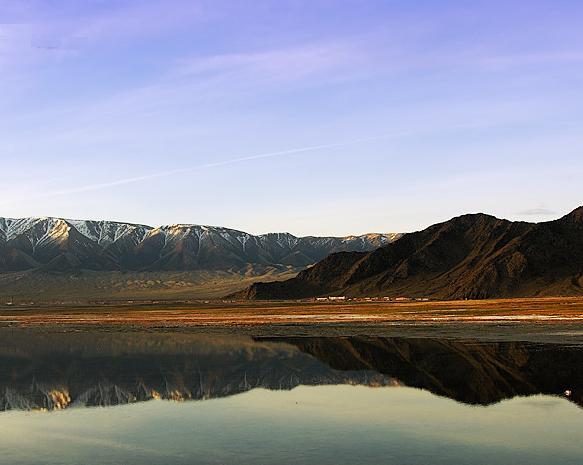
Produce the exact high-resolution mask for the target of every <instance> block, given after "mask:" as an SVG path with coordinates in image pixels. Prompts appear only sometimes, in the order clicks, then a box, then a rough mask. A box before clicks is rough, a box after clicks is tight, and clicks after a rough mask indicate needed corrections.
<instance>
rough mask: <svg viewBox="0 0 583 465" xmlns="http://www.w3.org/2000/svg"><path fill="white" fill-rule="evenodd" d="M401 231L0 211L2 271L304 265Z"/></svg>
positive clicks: (393, 236) (363, 247) (370, 247)
mask: <svg viewBox="0 0 583 465" xmlns="http://www.w3.org/2000/svg"><path fill="white" fill-rule="evenodd" d="M398 237H399V234H394V233H392V234H366V235H363V236H348V237H312V236H310V237H296V236H293V235H292V234H288V233H272V234H262V235H257V236H254V235H251V234H248V233H246V232H243V231H237V230H234V229H229V228H223V227H214V226H200V225H190V224H188V225H185V224H177V225H170V226H160V227H157V228H153V227H151V226H145V225H139V224H130V223H118V222H112V221H83V220H67V219H62V218H23V219H10V218H0V272H14V271H23V270H31V269H35V270H44V271H72V270H93V271H120V270H131V271H192V270H220V271H226V270H229V271H233V270H234V271H239V270H245V269H248V268H249V267H259V269H261V268H262V267H273V266H276V267H278V266H279V267H292V268H297V269H302V268H305V267H307V266H309V265H312V264H314V263H316V262H317V261H319V260H321V259H323V258H324V257H326V256H327V255H329V254H330V253H333V252H340V251H361V252H362V251H370V250H374V249H376V248H378V247H380V246H383V245H385V244H388V243H389V242H391V241H393V240H395V239H396V238H398Z"/></svg>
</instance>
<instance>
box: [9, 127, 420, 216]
mask: <svg viewBox="0 0 583 465" xmlns="http://www.w3.org/2000/svg"><path fill="white" fill-rule="evenodd" d="M408 134H409V132H394V133H390V134H383V135H377V136H370V137H363V138H359V139H353V140H349V141H344V142H336V143H332V144H321V145H311V146H308V147H300V148H295V149H288V150H280V151H277V152H267V153H260V154H256V155H248V156H244V157H237V158H231V159H228V160H223V161H218V162H211V163H203V164H200V165H194V166H189V167H187V168H177V169H173V170H167V171H158V172H156V173H151V174H145V175H142V176H134V177H130V178H123V179H117V180H115V181H107V182H103V183H98V184H89V185H86V186H79V187H72V188H70V189H63V190H59V191H53V192H46V193H44V194H40V195H36V196H32V197H29V198H48V197H56V196H61V195H70V194H77V193H81V192H89V191H96V190H101V189H107V188H110V187H116V186H123V185H126V184H133V183H137V182H143V181H149V180H151V179H157V178H163V177H166V176H172V175H174V174H183V173H188V172H190V171H196V170H199V169H206V168H215V167H219V166H225V165H233V164H236V163H243V162H247V161H253V160H260V159H263V158H276V157H282V156H285V155H293V154H297V153H304V152H313V151H316V150H322V149H330V148H337V147H346V146H349V145H353V144H359V143H364V142H372V141H375V140H381V139H388V138H392V137H400V136H405V135H408ZM13 203H16V202H15V201H7V202H1V203H0V205H7V204H13Z"/></svg>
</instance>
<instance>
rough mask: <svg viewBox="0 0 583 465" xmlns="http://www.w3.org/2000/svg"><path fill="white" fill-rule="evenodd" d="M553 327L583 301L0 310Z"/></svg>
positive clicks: (31, 317)
mask: <svg viewBox="0 0 583 465" xmlns="http://www.w3.org/2000/svg"><path fill="white" fill-rule="evenodd" d="M451 322H456V323H480V324H508V323H515V324H527V323H529V324H543V323H544V324H554V323H564V322H569V323H574V324H580V325H582V327H583V298H574V297H563V298H561V297H554V298H529V299H496V300H478V301H444V302H399V303H393V302H367V303H360V302H346V303H303V302H298V303H296V302H241V303H222V302H210V303H203V302H200V303H190V304H179V303H174V304H172V303H161V304H140V303H137V304H132V305H129V304H124V305H115V304H104V305H85V306H67V305H63V306H34V307H17V306H2V307H0V324H4V325H7V324H17V325H39V324H55V325H70V324H74V325H131V326H143V327H148V326H156V327H177V326H178V327H180V326H207V325H211V326H233V325H235V326H236V325H321V324H366V325H375V324H376V325H387V324H411V325H415V324H440V323H451Z"/></svg>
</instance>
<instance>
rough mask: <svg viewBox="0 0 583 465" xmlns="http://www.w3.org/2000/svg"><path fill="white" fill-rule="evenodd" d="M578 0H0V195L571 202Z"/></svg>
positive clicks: (362, 209)
mask: <svg viewBox="0 0 583 465" xmlns="http://www.w3.org/2000/svg"><path fill="white" fill-rule="evenodd" d="M582 17H583V2H580V1H579V0H572V1H561V0H552V1H537V0H528V1H527V0H524V1H511V2H509V1H496V0H489V1H479V0H476V1H471V2H469V1H451V0H440V1H437V0H433V1H423V0H420V1H415V2H411V1H408V0H403V1H398V0H395V1H392V0H381V1H376V0H306V1H304V0H273V1H267V0H257V1H253V2H251V1H243V0H230V1H223V0H203V1H197V0H189V1H186V0H158V1H154V0H140V1H137V0H135V1H134V0H115V1H114V0H85V1H82V2H80V1H78V0H0V176H1V180H2V181H1V182H0V216H4V217H27V216H57V217H64V218H79V219H106V220H117V221H128V222H135V223H143V224H149V225H153V226H157V225H161V224H175V223H195V224H209V225H220V226H227V227H232V228H236V229H240V230H244V231H248V232H250V233H256V234H257V233H265V232H283V231H288V232H291V233H293V234H297V235H347V234H361V233H366V232H407V231H414V230H418V229H422V228H424V227H426V226H428V225H430V224H432V223H435V222H438V221H444V220H447V219H449V218H450V217H453V216H457V215H460V214H464V213H469V212H485V213H490V214H494V215H496V216H498V217H503V218H508V219H512V220H525V221H547V220H552V219H555V218H558V217H560V216H562V215H564V214H566V213H568V212H569V211H571V210H572V209H574V208H575V207H577V206H579V205H583V182H581V179H583V153H581V152H582V151H583V150H582V149H583V28H581V24H580V22H581V18H582Z"/></svg>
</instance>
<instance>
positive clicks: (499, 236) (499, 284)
mask: <svg viewBox="0 0 583 465" xmlns="http://www.w3.org/2000/svg"><path fill="white" fill-rule="evenodd" d="M581 294H583V207H579V208H577V209H576V210H574V211H573V212H571V213H570V214H568V215H566V216H564V217H563V218H560V219H558V220H555V221H548V222H543V223H526V222H512V221H508V220H503V219H498V218H495V217H493V216H489V215H485V214H469V215H463V216H459V217H456V218H453V219H451V220H449V221H446V222H443V223H439V224H436V225H433V226H430V227H429V228H427V229H425V230H423V231H419V232H414V233H409V234H404V235H403V236H402V237H401V238H400V239H398V240H396V241H394V242H392V243H389V244H386V245H384V246H382V247H380V248H378V249H376V250H374V251H371V252H340V253H334V254H331V255H330V256H328V257H326V258H325V259H324V260H322V261H320V262H318V263H317V264H316V265H314V266H313V267H310V268H308V269H306V270H304V271H302V272H300V273H299V274H298V275H297V276H296V277H294V278H291V279H288V280H285V281H280V282H271V283H255V284H253V285H251V286H250V287H248V288H247V289H245V290H244V291H241V292H239V293H237V294H235V295H234V296H235V297H238V298H244V299H290V298H293V299H297V298H308V297H316V296H325V295H346V296H354V297H358V296H387V297H398V296H405V297H417V298H423V297H431V298H438V299H481V298H495V297H518V296H542V295H581Z"/></svg>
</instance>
